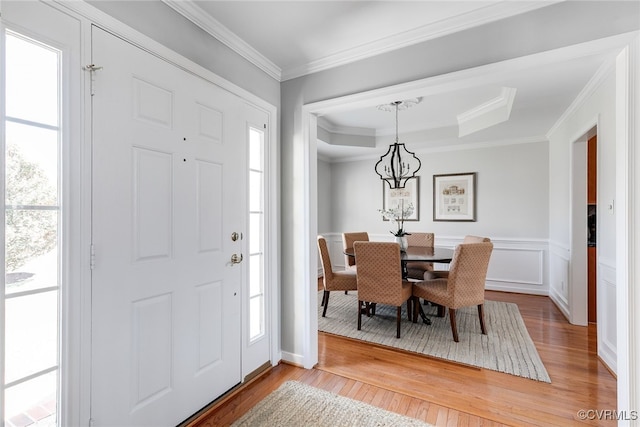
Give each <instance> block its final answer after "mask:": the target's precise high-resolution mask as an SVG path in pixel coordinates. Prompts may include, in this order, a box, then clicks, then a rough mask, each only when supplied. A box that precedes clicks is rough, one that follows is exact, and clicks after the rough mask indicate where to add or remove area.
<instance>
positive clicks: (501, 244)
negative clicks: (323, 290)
mask: <svg viewBox="0 0 640 427" xmlns="http://www.w3.org/2000/svg"><path fill="white" fill-rule="evenodd" d="M322 235H323V236H324V237H325V238H326V239H327V246H328V247H329V252H330V255H331V263H332V264H333V268H334V269H336V270H343V269H344V264H345V261H344V254H343V252H342V251H343V248H342V234H341V233H323V234H322ZM463 237H464V236H460V237H458V236H456V237H452V236H444V237H440V238H439V237H437V236H436V246H438V247H445V248H450V249H453V248H454V247H455V246H456V245H458V244H459V243H461V242H462V239H463ZM369 239H370V240H372V241H379V242H384V241H393V240H394V238H393V236H388V235H384V234H369ZM492 242H493V244H494V249H493V253H492V255H491V261H490V263H489V271H488V273H487V289H489V290H499V291H506V292H518V293H526V294H535V295H548V294H549V285H548V276H549V274H548V266H547V264H548V261H547V260H548V243H547V241H546V240H534V239H531V240H511V239H492ZM443 267H444V268H443ZM446 267H447V265H446V264H437V265H436V268H437V269H446ZM318 274H319V275H321V274H322V268H321V266H320V267H319V272H318Z"/></svg>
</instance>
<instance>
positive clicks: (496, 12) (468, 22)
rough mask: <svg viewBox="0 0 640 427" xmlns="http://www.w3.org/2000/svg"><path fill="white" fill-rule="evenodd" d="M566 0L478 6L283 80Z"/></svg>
mask: <svg viewBox="0 0 640 427" xmlns="http://www.w3.org/2000/svg"><path fill="white" fill-rule="evenodd" d="M562 1H564V0H549V1H537V2H534V1H503V2H499V3H495V4H491V5H488V6H485V7H483V8H480V9H476V10H474V11H472V12H468V13H464V14H462V15H458V16H454V17H452V18H449V19H443V20H441V21H438V22H435V23H431V24H427V25H424V26H422V27H418V28H415V29H413V30H409V31H405V32H403V33H399V34H396V35H394V36H391V37H386V38H383V39H380V40H376V41H373V42H371V43H365V44H363V45H360V46H357V47H355V48H352V49H346V50H344V51H342V52H338V53H336V54H333V55H329V56H326V57H324V58H321V59H318V60H315V61H311V62H309V63H308V64H303V65H300V66H297V67H292V68H288V69H284V70H282V81H285V80H290V79H294V78H296V77H301V76H304V75H307V74H312V73H316V72H319V71H323V70H327V69H330V68H335V67H338V66H341V65H346V64H349V63H352V62H356V61H359V60H361V59H366V58H370V57H372V56H376V55H380V54H382V53H386V52H391V51H394V50H397V49H401V48H403V47H407V46H411V45H414V44H417V43H421V42H425V41H428V40H432V39H435V38H438V37H442V36H446V35H449V34H453V33H456V32H459V31H464V30H466V29H469V28H474V27H477V26H480V25H483V24H487V23H489V22H493V21H497V20H500V19H504V18H508V17H511V16H515V15H520V14H523V13H526V12H529V11H532V10H535V9H539V8H541V7H545V6H550V5H552V4H555V3H560V2H562Z"/></svg>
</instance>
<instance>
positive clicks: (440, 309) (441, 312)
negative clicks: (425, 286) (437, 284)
mask: <svg viewBox="0 0 640 427" xmlns="http://www.w3.org/2000/svg"><path fill="white" fill-rule="evenodd" d="M437 307H438V317H444V309H445V307H444V305H440V304H437Z"/></svg>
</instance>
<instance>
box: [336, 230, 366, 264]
mask: <svg viewBox="0 0 640 427" xmlns="http://www.w3.org/2000/svg"><path fill="white" fill-rule="evenodd" d="M368 241H369V233H367V232H366V231H359V232H353V233H342V247H343V249H347V248H353V242H368ZM344 267H345V268H346V269H348V270H354V271H355V270H356V259H355V257H352V256H349V255H345V256H344Z"/></svg>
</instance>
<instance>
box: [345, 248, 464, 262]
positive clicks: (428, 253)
mask: <svg viewBox="0 0 640 427" xmlns="http://www.w3.org/2000/svg"><path fill="white" fill-rule="evenodd" d="M344 254H345V255H347V256H355V252H354V250H353V248H347V249H345V250H344ZM452 259H453V249H448V248H426V247H422V246H409V247H408V248H407V251H406V252H400V261H402V262H408V261H426V262H451V260H452Z"/></svg>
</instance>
